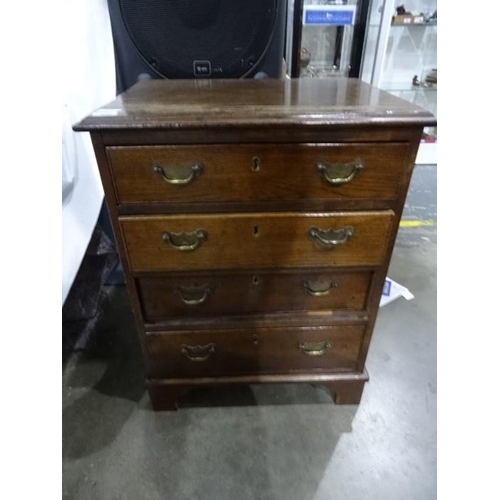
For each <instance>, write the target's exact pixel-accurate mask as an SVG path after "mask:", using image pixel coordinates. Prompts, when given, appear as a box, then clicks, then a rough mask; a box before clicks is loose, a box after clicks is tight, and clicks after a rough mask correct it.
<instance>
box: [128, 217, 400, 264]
mask: <svg viewBox="0 0 500 500" xmlns="http://www.w3.org/2000/svg"><path fill="white" fill-rule="evenodd" d="M393 219H394V212H392V210H386V211H370V212H333V213H331V212H327V213H297V212H295V213H279V212H278V213H276V212H273V213H265V214H260V213H248V214H216V215H156V216H131V217H120V226H121V230H122V233H123V236H124V239H125V243H126V247H127V252H128V256H129V260H130V264H131V267H132V270H133V271H134V272H144V271H146V272H147V271H174V270H186V271H187V270H200V269H207V270H209V269H236V268H239V269H252V268H253V269H255V268H259V267H260V268H288V267H316V266H321V267H327V266H329V267H332V266H333V267H336V266H370V267H373V266H379V265H382V264H383V262H384V258H385V256H386V249H387V245H388V239H389V234H390V230H391V227H392V222H393Z"/></svg>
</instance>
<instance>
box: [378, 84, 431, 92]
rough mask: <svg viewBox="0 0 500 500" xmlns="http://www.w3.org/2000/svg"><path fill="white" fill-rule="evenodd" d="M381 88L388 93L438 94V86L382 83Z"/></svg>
mask: <svg viewBox="0 0 500 500" xmlns="http://www.w3.org/2000/svg"><path fill="white" fill-rule="evenodd" d="M380 88H381V89H382V90H385V91H386V92H437V84H434V85H429V86H424V85H412V84H411V83H408V84H405V83H397V82H394V83H381V84H380Z"/></svg>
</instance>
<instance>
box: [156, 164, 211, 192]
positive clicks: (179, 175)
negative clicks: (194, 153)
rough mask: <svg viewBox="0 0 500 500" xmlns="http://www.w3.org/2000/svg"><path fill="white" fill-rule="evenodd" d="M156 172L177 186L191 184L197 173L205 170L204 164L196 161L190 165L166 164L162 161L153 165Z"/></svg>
mask: <svg viewBox="0 0 500 500" xmlns="http://www.w3.org/2000/svg"><path fill="white" fill-rule="evenodd" d="M153 171H154V173H155V174H156V175H157V176H158V177H160V178H161V179H163V180H164V181H165V182H168V183H169V184H175V185H176V186H184V185H186V184H189V183H190V182H191V181H192V180H193V179H194V176H195V175H197V174H198V175H199V174H201V173H202V172H203V164H201V163H200V162H198V161H194V162H192V163H190V164H189V165H169V166H165V165H162V164H161V163H155V164H154V165H153Z"/></svg>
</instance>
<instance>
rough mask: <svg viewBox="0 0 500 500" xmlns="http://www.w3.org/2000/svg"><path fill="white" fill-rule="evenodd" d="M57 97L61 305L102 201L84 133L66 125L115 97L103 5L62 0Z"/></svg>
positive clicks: (110, 44)
mask: <svg viewBox="0 0 500 500" xmlns="http://www.w3.org/2000/svg"><path fill="white" fill-rule="evenodd" d="M62 20H63V23H64V29H63V40H61V45H62V47H63V61H64V68H65V69H64V73H63V76H64V81H63V95H62V148H63V153H62V189H63V202H62V303H63V304H64V301H65V300H66V297H67V295H68V292H69V290H70V288H71V285H72V283H73V280H74V278H75V276H76V273H77V271H78V268H79V267H80V263H81V261H82V258H83V256H84V254H85V250H86V248H87V245H88V243H89V241H90V237H91V235H92V232H93V229H94V227H95V223H96V221H97V217H98V215H99V211H100V208H101V204H102V200H103V190H102V185H101V181H100V178H99V173H98V170H97V164H96V161H95V157H94V152H93V149H92V144H91V141H90V136H89V134H87V133H75V132H73V131H72V129H71V125H72V124H74V123H76V122H77V121H79V120H81V119H82V118H84V117H85V115H87V114H88V113H90V112H91V111H93V110H94V109H96V108H98V107H99V106H101V105H103V104H105V103H107V102H109V101H111V100H112V99H114V97H115V66H114V55H113V42H112V37H111V25H110V22H109V14H108V6H107V1H106V0H64V2H63V16H62Z"/></svg>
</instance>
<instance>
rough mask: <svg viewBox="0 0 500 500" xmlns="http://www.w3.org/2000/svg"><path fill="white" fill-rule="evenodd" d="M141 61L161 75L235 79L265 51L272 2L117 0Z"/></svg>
mask: <svg viewBox="0 0 500 500" xmlns="http://www.w3.org/2000/svg"><path fill="white" fill-rule="evenodd" d="M120 8H121V12H122V18H123V20H124V23H125V26H126V27H127V30H128V32H129V35H130V37H131V39H132V41H133V43H134V44H135V46H136V47H137V50H138V51H139V53H140V54H141V55H142V57H143V58H144V59H145V61H146V62H147V63H148V64H149V65H150V66H151V67H153V68H154V69H155V70H156V71H157V72H158V73H159V74H160V75H162V76H164V77H166V78H192V77H193V76H194V77H210V78H235V77H236V78H237V77H241V76H245V75H246V74H248V73H250V72H251V71H252V68H253V67H254V66H255V65H256V64H257V63H258V61H259V60H260V59H261V57H263V55H264V54H265V52H266V49H267V46H268V44H269V41H270V38H271V35H272V32H273V28H274V24H275V20H276V8H277V0H141V1H139V0H120Z"/></svg>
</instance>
